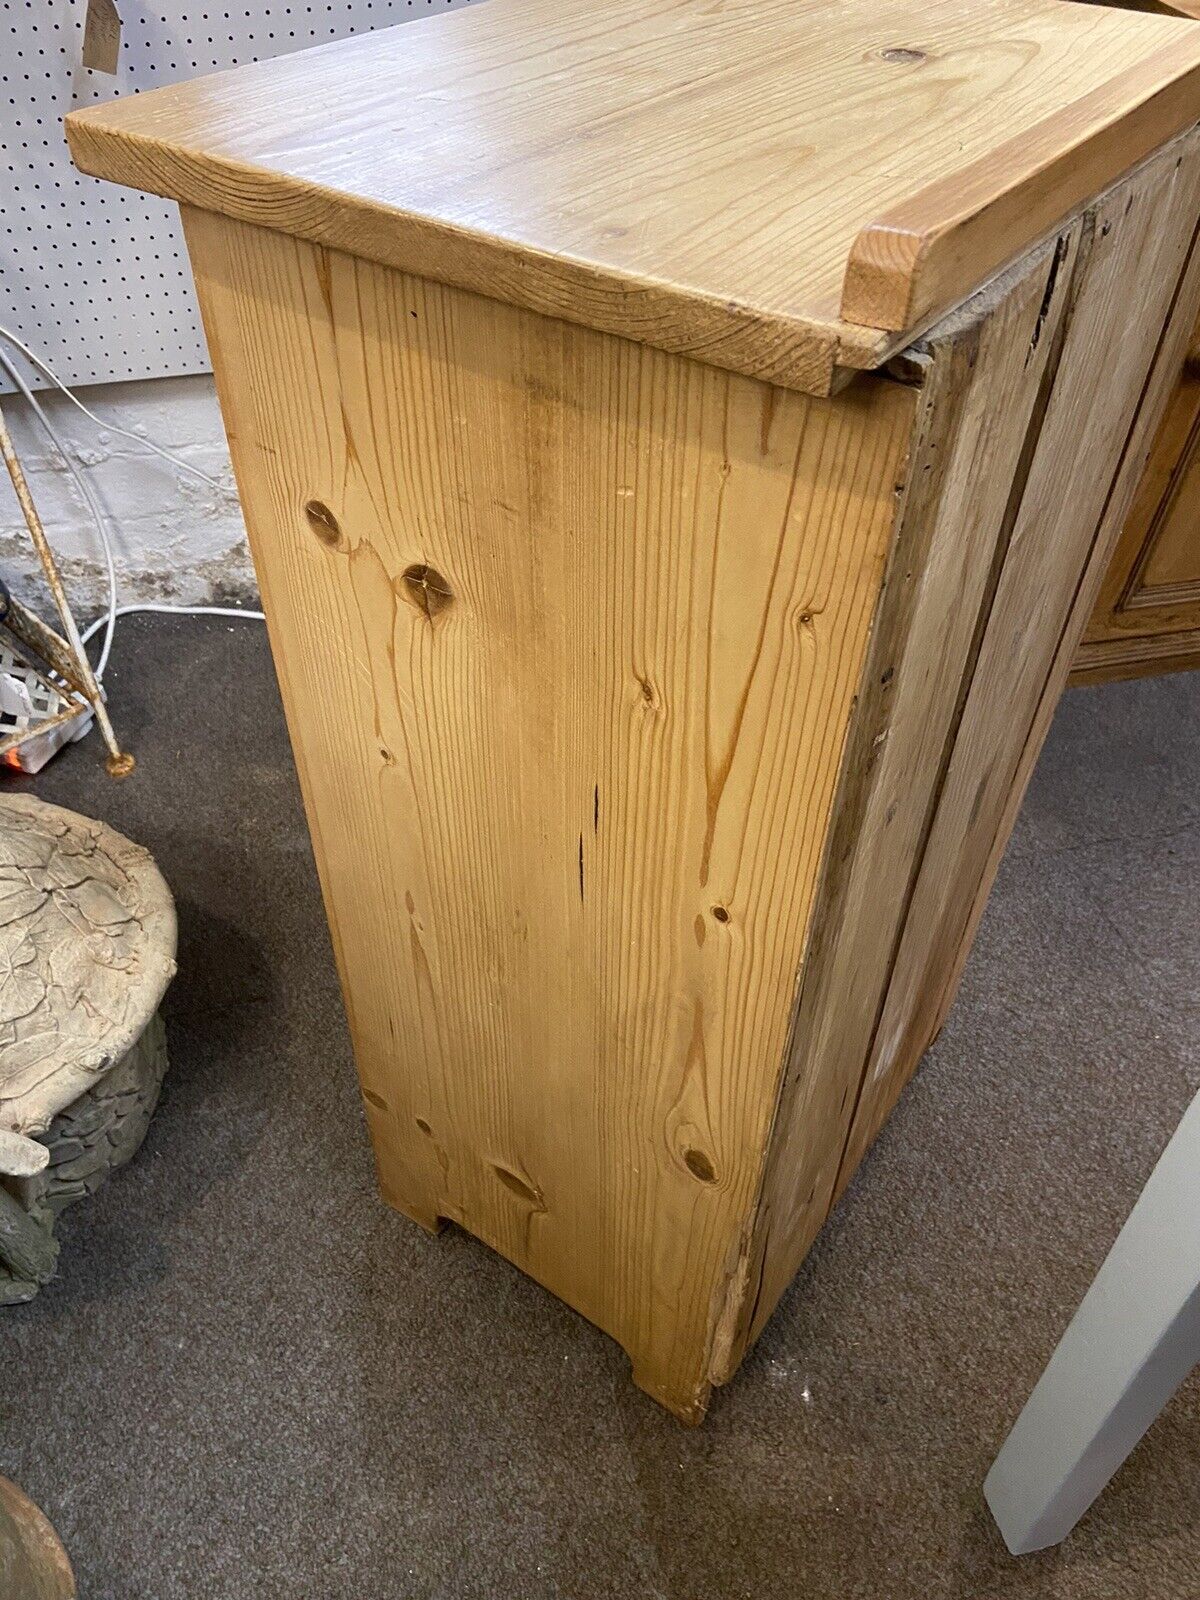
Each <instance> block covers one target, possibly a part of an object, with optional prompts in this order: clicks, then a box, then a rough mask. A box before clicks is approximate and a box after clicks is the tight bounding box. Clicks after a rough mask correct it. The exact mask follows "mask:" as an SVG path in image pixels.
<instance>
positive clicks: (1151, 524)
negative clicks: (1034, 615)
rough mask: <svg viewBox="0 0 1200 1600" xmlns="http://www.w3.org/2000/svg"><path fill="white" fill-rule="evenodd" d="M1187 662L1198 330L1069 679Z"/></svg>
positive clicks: (1194, 643) (1199, 534)
mask: <svg viewBox="0 0 1200 1600" xmlns="http://www.w3.org/2000/svg"><path fill="white" fill-rule="evenodd" d="M1183 667H1200V326H1198V327H1197V329H1196V333H1195V336H1194V337H1193V340H1192V344H1191V348H1190V350H1189V352H1188V356H1187V359H1186V361H1185V363H1184V366H1183V370H1182V372H1181V373H1180V378H1179V384H1178V387H1177V388H1176V390H1175V393H1174V394H1173V395H1172V397H1171V401H1170V404H1169V406H1168V408H1167V414H1166V416H1165V417H1164V418H1163V423H1162V427H1161V428H1160V429H1159V433H1158V437H1157V438H1156V440H1155V443H1154V448H1153V450H1152V451H1151V453H1150V459H1149V461H1148V462H1147V464H1146V471H1145V474H1144V476H1143V478H1142V482H1141V485H1140V487H1139V489H1138V492H1137V496H1136V498H1135V499H1134V502H1133V507H1132V509H1131V511H1130V513H1129V518H1128V520H1127V522H1126V524H1125V529H1124V532H1123V533H1122V535H1121V542H1120V544H1119V545H1118V546H1117V551H1116V555H1115V556H1114V558H1113V563H1112V566H1111V567H1110V568H1109V572H1108V576H1107V577H1106V579H1105V580H1104V587H1103V588H1102V590H1101V591H1100V598H1099V600H1098V601H1097V603H1096V609H1095V611H1094V613H1093V614H1092V620H1091V622H1090V623H1089V624H1088V628H1087V632H1086V633H1085V635H1084V638H1083V643H1082V644H1081V645H1080V647H1079V653H1078V655H1077V656H1076V658H1075V668H1074V671H1073V673H1072V676H1071V681H1072V682H1073V683H1097V682H1100V681H1101V680H1103V679H1105V678H1131V677H1141V676H1143V675H1145V674H1148V673H1154V672H1173V671H1176V670H1178V669H1180V668H1183Z"/></svg>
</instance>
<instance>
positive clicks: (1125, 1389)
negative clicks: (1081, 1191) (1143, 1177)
mask: <svg viewBox="0 0 1200 1600" xmlns="http://www.w3.org/2000/svg"><path fill="white" fill-rule="evenodd" d="M1198 1171H1200V1096H1197V1097H1196V1099H1195V1100H1193V1101H1192V1103H1191V1105H1190V1106H1189V1107H1188V1109H1187V1111H1185V1112H1184V1114H1183V1120H1182V1121H1181V1122H1180V1124H1179V1127H1178V1128H1177V1129H1176V1130H1175V1133H1174V1134H1173V1135H1172V1137H1171V1141H1170V1143H1169V1144H1168V1145H1167V1148H1166V1149H1165V1150H1164V1151H1163V1153H1162V1156H1161V1157H1160V1158H1159V1162H1158V1165H1157V1166H1156V1167H1155V1169H1154V1171H1153V1172H1152V1173H1151V1174H1150V1178H1149V1180H1148V1182H1147V1184H1146V1187H1145V1188H1144V1189H1143V1190H1142V1193H1141V1195H1140V1196H1139V1198H1138V1201H1137V1204H1136V1205H1135V1206H1134V1208H1133V1210H1132V1211H1131V1212H1130V1214H1129V1220H1128V1221H1127V1222H1126V1224H1125V1226H1124V1227H1123V1228H1122V1229H1121V1232H1120V1234H1119V1235H1118V1236H1117V1241H1116V1243H1115V1244H1114V1245H1113V1247H1112V1249H1111V1250H1110V1251H1109V1253H1108V1255H1107V1257H1106V1258H1105V1260H1104V1264H1103V1265H1102V1266H1101V1268H1100V1270H1099V1272H1098V1273H1097V1274H1096V1277H1095V1279H1094V1281H1093V1283H1092V1286H1091V1288H1090V1289H1089V1290H1088V1292H1087V1294H1086V1295H1085V1296H1084V1298H1083V1302H1082V1304H1081V1305H1080V1307H1079V1310H1078V1311H1077V1312H1076V1313H1075V1316H1074V1317H1073V1318H1072V1319H1071V1324H1070V1326H1069V1327H1068V1329H1067V1331H1066V1333H1064V1334H1063V1336H1062V1338H1061V1340H1060V1341H1059V1343H1058V1347H1057V1349H1056V1350H1055V1352H1054V1354H1053V1355H1052V1356H1051V1357H1050V1361H1049V1364H1048V1365H1047V1367H1046V1370H1045V1372H1043V1373H1042V1376H1041V1377H1040V1378H1039V1379H1038V1382H1037V1386H1036V1387H1035V1389H1034V1391H1033V1393H1032V1394H1031V1395H1030V1397H1029V1399H1028V1401H1027V1402H1026V1404H1025V1407H1024V1409H1023V1410H1022V1412H1021V1414H1020V1416H1019V1417H1018V1418H1017V1420H1016V1422H1015V1423H1014V1424H1013V1428H1012V1432H1011V1433H1010V1434H1009V1436H1008V1438H1007V1439H1006V1440H1005V1442H1004V1445H1003V1447H1002V1448H1001V1450H1000V1454H999V1455H998V1456H997V1457H996V1460H995V1462H994V1463H993V1465H992V1469H991V1471H990V1472H989V1473H988V1475H987V1481H986V1482H985V1484H984V1489H983V1492H984V1494H985V1495H986V1497H987V1502H988V1505H989V1506H990V1507H991V1509H992V1515H993V1516H994V1517H995V1519H996V1522H997V1523H998V1525H999V1528H1000V1532H1001V1533H1002V1534H1003V1535H1004V1542H1005V1543H1006V1544H1007V1545H1008V1548H1009V1549H1010V1550H1011V1551H1012V1553H1013V1554H1014V1555H1026V1554H1028V1553H1029V1552H1030V1551H1033V1550H1045V1549H1046V1548H1047V1547H1048V1546H1049V1545H1052V1544H1058V1543H1059V1541H1060V1540H1062V1539H1065V1538H1066V1536H1067V1535H1068V1534H1069V1533H1070V1531H1071V1529H1072V1528H1073V1527H1074V1526H1075V1524H1076V1523H1077V1522H1078V1521H1079V1519H1080V1517H1082V1516H1083V1514H1084V1512H1085V1511H1087V1509H1088V1507H1089V1506H1090V1505H1091V1504H1092V1502H1093V1501H1094V1500H1095V1499H1096V1497H1097V1495H1099V1494H1100V1492H1101V1491H1102V1490H1103V1488H1104V1486H1105V1485H1106V1484H1107V1483H1108V1480H1109V1479H1110V1478H1111V1477H1112V1475H1113V1473H1114V1472H1116V1470H1117V1468H1118V1467H1119V1466H1120V1465H1121V1463H1122V1462H1123V1461H1124V1460H1125V1458H1126V1457H1127V1456H1128V1455H1129V1453H1130V1451H1131V1450H1132V1449H1133V1447H1134V1446H1135V1445H1136V1444H1137V1443H1138V1441H1139V1440H1140V1439H1141V1437H1142V1435H1143V1434H1144V1433H1145V1432H1146V1430H1147V1428H1149V1426H1150V1425H1151V1423H1152V1422H1153V1421H1154V1420H1155V1418H1156V1417H1157V1416H1158V1414H1159V1412H1160V1411H1161V1410H1162V1409H1163V1407H1164V1406H1165V1405H1166V1403H1167V1401H1168V1400H1169V1399H1170V1398H1171V1396H1172V1395H1173V1394H1174V1393H1175V1390H1176V1389H1177V1388H1178V1387H1179V1385H1180V1384H1181V1383H1182V1382H1183V1380H1184V1379H1185V1378H1186V1377H1187V1375H1188V1374H1189V1372H1191V1370H1192V1368H1193V1367H1194V1366H1196V1364H1197V1363H1198V1362H1200V1186H1198V1185H1197V1182H1196V1174H1197V1172H1198Z"/></svg>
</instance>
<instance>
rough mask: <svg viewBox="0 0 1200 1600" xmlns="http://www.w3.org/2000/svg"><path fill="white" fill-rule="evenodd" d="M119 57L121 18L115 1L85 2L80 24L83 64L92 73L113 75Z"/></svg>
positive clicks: (89, 0) (92, 0) (90, 0)
mask: <svg viewBox="0 0 1200 1600" xmlns="http://www.w3.org/2000/svg"><path fill="white" fill-rule="evenodd" d="M120 55H121V18H120V14H119V13H118V11H117V7H116V0H88V7H87V15H86V17H85V18H84V22H83V64H84V66H85V67H87V68H89V70H90V71H92V72H116V70H117V61H118V60H119V58H120Z"/></svg>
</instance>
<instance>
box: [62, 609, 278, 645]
mask: <svg viewBox="0 0 1200 1600" xmlns="http://www.w3.org/2000/svg"><path fill="white" fill-rule="evenodd" d="M135 611H161V612H163V613H164V614H165V615H166V616H170V617H179V616H183V617H248V618H249V619H250V620H251V621H252V622H265V621H266V618H265V617H264V616H263V614H262V612H261V611H248V610H247V611H242V610H239V609H238V608H237V607H235V606H167V605H162V604H160V603H159V602H157V601H152V600H146V601H144V602H142V603H141V604H134V605H128V606H118V607H117V611H116V615H117V616H118V617H128V616H130V615H132V613H133V612H135ZM107 621H108V617H107V615H104V616H100V617H97V618H96V620H95V622H90V623H89V624H88V625H87V627H86V628H85V629H84V630H83V633H82V634H81V635H80V637H81V638H82V640H83V642H84V644H87V643H88V641H89V640H90V639H94V638H95V637H96V635H97V634H98V633H99V632H100V629H101V628H102V627H103V626H104V625H105V623H106V622H107Z"/></svg>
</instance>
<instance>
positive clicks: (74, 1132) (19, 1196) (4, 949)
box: [0, 794, 175, 1304]
mask: <svg viewBox="0 0 1200 1600" xmlns="http://www.w3.org/2000/svg"><path fill="white" fill-rule="evenodd" d="M174 972H175V907H174V904H173V902H172V899H171V894H170V891H169V890H168V888H167V886H166V884H165V883H164V881H163V878H162V875H161V874H160V872H159V871H158V868H157V867H156V866H155V865H154V862H153V860H152V859H151V857H150V855H149V853H148V852H147V851H146V850H143V849H142V848H141V847H140V846H139V845H135V844H131V843H130V841H129V840H128V839H125V838H122V836H121V835H120V834H119V833H116V832H114V831H113V829H111V828H109V827H106V826H105V824H104V823H102V822H94V821H92V820H90V819H89V818H86V817H81V816H77V815H76V814H75V813H74V812H70V811H64V810H62V809H61V808H60V807H58V806H51V805H47V804H45V803H44V802H43V801H40V800H36V799H34V798H33V797H32V796H29V795H23V794H12V795H0V1304H6V1303H9V1304H11V1303H13V1302H16V1301H22V1300H28V1299H31V1298H32V1297H33V1296H34V1295H35V1294H36V1293H37V1291H38V1288H39V1287H40V1285H41V1284H42V1283H44V1282H45V1281H46V1280H47V1278H49V1277H50V1276H51V1275H52V1273H53V1271H54V1267H55V1262H56V1259H57V1255H58V1246H57V1244H56V1243H55V1241H54V1238H53V1227H54V1222H55V1219H56V1217H57V1216H58V1213H59V1212H60V1211H62V1210H63V1208H64V1207H65V1206H67V1205H69V1204H70V1203H71V1202H72V1201H73V1200H77V1199H81V1198H82V1197H83V1196H84V1195H87V1194H91V1193H92V1192H93V1191H94V1190H95V1189H96V1188H97V1187H98V1185H99V1184H100V1183H101V1182H102V1181H103V1179H104V1178H105V1177H106V1176H107V1175H108V1173H109V1172H111V1171H112V1170H113V1169H114V1168H115V1167H118V1166H121V1165H122V1164H123V1163H124V1162H126V1161H127V1160H128V1159H129V1158H130V1156H132V1155H133V1153H134V1151H135V1150H136V1149H137V1147H138V1146H139V1145H140V1144H141V1142H142V1139H143V1137H144V1135H145V1132H146V1128H147V1126H148V1124H149V1121H150V1117H151V1115H152V1113H153V1111H154V1107H155V1104H156V1102H157V1100H158V1093H159V1087H160V1085H161V1083H162V1077H163V1073H164V1072H165V1070H166V1065H167V1052H166V1040H165V1036H164V1032H163V1026H162V1021H161V1019H160V1018H159V1016H158V1006H159V1002H160V1001H161V1000H162V997H163V993H164V991H165V989H166V987H167V985H168V983H169V982H170V981H171V978H172V976H173V974H174Z"/></svg>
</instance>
